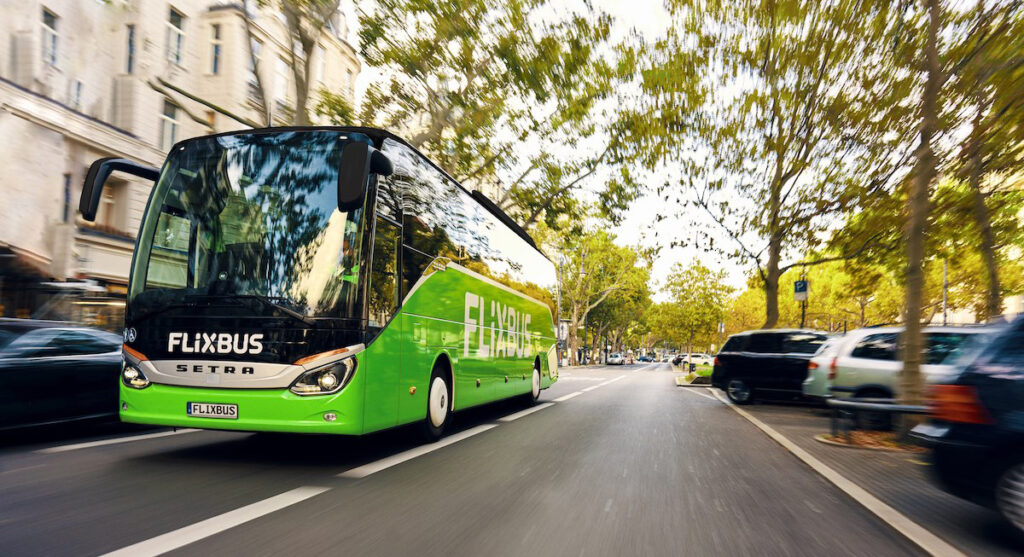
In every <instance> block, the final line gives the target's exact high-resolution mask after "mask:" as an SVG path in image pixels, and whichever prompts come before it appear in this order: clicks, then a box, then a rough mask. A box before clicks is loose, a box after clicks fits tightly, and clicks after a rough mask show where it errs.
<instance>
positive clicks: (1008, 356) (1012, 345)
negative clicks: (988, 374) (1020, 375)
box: [992, 327, 1024, 371]
mask: <svg viewBox="0 0 1024 557" xmlns="http://www.w3.org/2000/svg"><path fill="white" fill-rule="evenodd" d="M992 363H993V364H1015V365H1016V366H1017V368H1018V371H1019V370H1020V367H1021V366H1024V329H1021V328H1020V327H1017V329H1016V330H1015V331H1011V332H1008V333H1007V334H1006V335H1005V336H1004V337H1003V338H1002V345H1001V346H999V348H998V350H997V352H996V354H995V356H993V357H992Z"/></svg>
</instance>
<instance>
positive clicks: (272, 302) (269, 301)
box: [211, 294, 312, 325]
mask: <svg viewBox="0 0 1024 557" xmlns="http://www.w3.org/2000/svg"><path fill="white" fill-rule="evenodd" d="M211 297H213V298H218V299H226V300H256V301H257V302H260V303H261V304H263V305H265V306H269V307H271V308H274V309H276V310H279V311H281V312H282V313H284V314H285V315H287V316H288V317H291V318H293V319H298V320H299V321H302V322H303V323H305V324H307V325H311V324H312V321H310V320H309V318H307V317H306V316H305V315H302V314H301V313H299V312H297V311H295V310H293V309H290V308H287V307H285V306H284V305H283V304H281V303H280V302H281V301H288V299H287V298H283V297H280V296H258V295H256V294H219V295H212V296H211Z"/></svg>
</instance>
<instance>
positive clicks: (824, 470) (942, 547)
mask: <svg viewBox="0 0 1024 557" xmlns="http://www.w3.org/2000/svg"><path fill="white" fill-rule="evenodd" d="M712 392H713V393H714V395H715V398H717V399H718V400H720V401H722V403H723V404H725V405H727V406H729V407H730V408H732V409H733V410H735V411H736V412H737V413H738V414H739V415H740V416H743V417H744V418H746V419H747V421H749V422H750V423H752V424H754V426H755V427H757V428H758V429H760V430H761V431H763V432H764V433H765V434H767V435H768V437H770V438H771V439H772V440H773V441H775V442H776V443H778V444H780V445H782V446H783V447H784V448H785V449H786V450H788V451H789V452H790V453H792V454H793V456H795V457H797V458H798V459H800V460H801V461H803V463H804V464H806V465H807V466H809V467H810V468H811V469H812V470H814V471H815V472H817V473H818V474H819V475H821V476H822V477H823V478H825V479H826V480H828V481H830V482H832V484H833V485H835V486H836V487H838V488H839V489H840V490H842V491H843V492H844V493H846V494H847V495H849V496H850V497H851V498H852V499H853V500H854V501H856V502H858V503H860V504H861V505H862V506H863V507H864V508H865V509H867V510H868V511H870V512H871V513H872V514H874V515H875V516H877V517H878V518H880V519H881V520H882V521H883V522H885V523H886V524H888V525H889V526H890V527H892V528H893V529H894V530H896V531H897V532H899V533H900V534H902V535H903V536H904V537H906V538H907V539H908V540H910V541H911V542H913V543H915V544H917V545H918V547H920V548H921V549H923V550H924V551H926V552H927V553H928V554H930V555H941V556H953V557H962V556H963V555H964V554H963V552H961V551H960V550H959V549H957V548H955V547H953V546H952V545H950V544H949V543H947V542H946V541H945V540H943V539H942V538H940V537H938V536H936V535H935V534H933V533H931V532H930V531H929V530H927V529H925V528H924V527H923V526H921V525H920V524H918V523H916V522H914V521H913V520H910V519H909V518H907V516H906V515H904V514H903V513H901V512H899V511H897V510H896V509H894V508H892V507H890V506H889V505H887V504H885V503H883V502H882V501H881V500H880V499H878V498H877V497H875V496H874V495H872V494H871V493H869V492H868V491H867V490H865V489H864V488H862V487H861V486H859V485H857V484H855V483H853V482H852V481H851V480H849V479H847V478H846V477H845V476H843V475H841V474H840V473H839V472H836V471H835V470H833V469H832V468H831V467H829V466H828V465H827V464H825V463H824V462H822V461H820V460H818V459H817V458H815V457H814V456H812V455H811V454H810V453H808V452H807V451H805V450H803V449H801V448H800V447H798V446H797V445H796V444H795V443H793V442H792V441H790V440H789V439H788V438H787V437H786V436H784V435H782V434H781V433H779V432H778V431H775V429H774V428H772V427H771V426H769V425H768V424H766V423H764V422H762V421H761V420H759V419H757V418H755V417H754V416H753V415H751V414H750V413H749V412H747V411H746V410H744V409H742V408H740V407H738V406H736V405H735V404H733V403H732V402H730V401H729V400H727V399H725V398H723V397H722V395H720V394H718V392H717V391H712Z"/></svg>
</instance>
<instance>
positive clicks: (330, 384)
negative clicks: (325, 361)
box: [316, 373, 338, 391]
mask: <svg viewBox="0 0 1024 557" xmlns="http://www.w3.org/2000/svg"><path fill="white" fill-rule="evenodd" d="M316 382H317V383H319V384H320V387H322V388H323V390H325V391H330V390H331V389H333V388H334V387H337V386H338V376H337V375H334V374H333V373H325V374H323V375H321V376H320V378H319V379H317V381H316Z"/></svg>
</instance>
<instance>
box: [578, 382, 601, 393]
mask: <svg viewBox="0 0 1024 557" xmlns="http://www.w3.org/2000/svg"><path fill="white" fill-rule="evenodd" d="M601 385H603V383H602V384H601ZM601 385H591V386H590V387H587V388H586V389H583V392H584V393H589V392H590V391H593V390H594V389H600V388H601Z"/></svg>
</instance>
